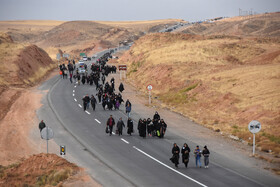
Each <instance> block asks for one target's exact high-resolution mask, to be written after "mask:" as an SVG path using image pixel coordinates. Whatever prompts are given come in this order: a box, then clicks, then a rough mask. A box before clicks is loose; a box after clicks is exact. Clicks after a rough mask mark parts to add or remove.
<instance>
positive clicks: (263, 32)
mask: <svg viewBox="0 0 280 187" xmlns="http://www.w3.org/2000/svg"><path fill="white" fill-rule="evenodd" d="M182 32H183V33H187V34H199V35H235V36H257V37H260V36H262V37H279V36H280V13H279V12H278V13H268V14H261V15H255V16H247V17H234V18H227V19H224V20H220V21H216V22H214V23H208V22H204V23H200V24H199V23H196V24H194V25H192V26H190V27H188V28H186V29H185V30H183V31H182Z"/></svg>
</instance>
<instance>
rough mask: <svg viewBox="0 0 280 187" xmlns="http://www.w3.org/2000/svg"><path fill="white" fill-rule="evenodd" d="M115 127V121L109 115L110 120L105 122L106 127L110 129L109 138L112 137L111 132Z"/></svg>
mask: <svg viewBox="0 0 280 187" xmlns="http://www.w3.org/2000/svg"><path fill="white" fill-rule="evenodd" d="M114 125H115V120H114V118H113V116H112V115H110V118H109V119H108V120H107V127H109V129H110V136H111V135H112V132H113V126H114Z"/></svg>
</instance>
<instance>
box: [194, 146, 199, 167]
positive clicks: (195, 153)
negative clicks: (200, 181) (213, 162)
mask: <svg viewBox="0 0 280 187" xmlns="http://www.w3.org/2000/svg"><path fill="white" fill-rule="evenodd" d="M194 156H195V165H196V167H197V163H199V167H200V168H201V162H200V157H201V151H200V149H199V146H198V145H197V146H196V149H195V150H194Z"/></svg>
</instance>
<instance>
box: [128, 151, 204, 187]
mask: <svg viewBox="0 0 280 187" xmlns="http://www.w3.org/2000/svg"><path fill="white" fill-rule="evenodd" d="M133 148H134V149H136V150H137V151H139V152H140V153H143V154H144V155H146V156H147V157H149V158H151V159H153V160H154V161H156V162H158V163H159V164H161V165H163V166H165V167H167V168H168V169H170V170H172V171H174V172H176V173H178V174H179V175H182V176H183V177H185V178H187V179H189V180H191V181H193V182H195V183H197V184H199V185H200V186H204V187H207V186H206V185H205V184H202V183H200V182H198V181H197V180H195V179H193V178H191V177H189V176H187V175H185V174H183V173H181V172H179V171H177V170H176V169H173V168H172V167H170V166H168V165H166V164H164V163H162V162H161V161H159V160H158V159H156V158H154V157H152V156H151V155H149V154H148V153H145V152H144V151H142V150H141V149H138V148H137V147H135V146H133Z"/></svg>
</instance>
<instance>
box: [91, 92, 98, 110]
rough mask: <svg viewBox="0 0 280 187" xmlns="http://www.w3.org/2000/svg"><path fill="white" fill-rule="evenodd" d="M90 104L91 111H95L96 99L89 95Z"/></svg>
mask: <svg viewBox="0 0 280 187" xmlns="http://www.w3.org/2000/svg"><path fill="white" fill-rule="evenodd" d="M90 103H91V107H92V109H93V110H95V105H96V103H97V102H96V99H95V97H94V96H93V95H91V98H90Z"/></svg>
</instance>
